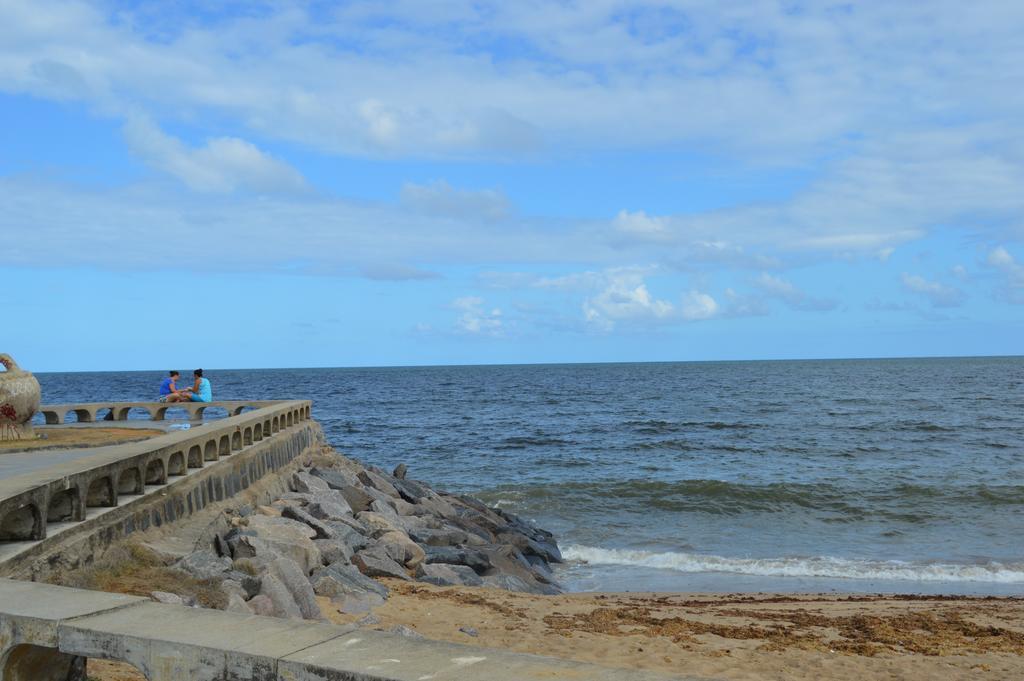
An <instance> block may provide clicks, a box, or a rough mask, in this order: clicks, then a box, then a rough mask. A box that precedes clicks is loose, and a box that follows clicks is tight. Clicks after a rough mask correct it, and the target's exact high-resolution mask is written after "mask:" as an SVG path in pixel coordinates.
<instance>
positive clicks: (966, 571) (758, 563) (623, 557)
mask: <svg viewBox="0 0 1024 681" xmlns="http://www.w3.org/2000/svg"><path fill="white" fill-rule="evenodd" d="M562 555H563V556H564V557H565V558H566V559H567V560H570V561H580V562H585V563H590V564H595V565H633V566H640V567H648V568H658V569H662V570H675V571H677V572H684V573H695V572H729V573H735V574H741V575H755V576H759V577H831V578H836V579H870V580H892V581H912V582H986V583H992V584H1016V583H1021V582H1024V563H1006V564H1004V563H997V562H989V563H985V564H979V565H956V564H942V563H908V562H902V561H896V560H887V561H881V560H853V559H848V558H835V557H832V556H817V557H811V558H725V557H722V556H709V555H702V554H698V553H673V552H667V553H654V552H651V551H638V550H629V549H602V548H594V547H591V546H579V545H572V546H567V547H564V548H563V549H562Z"/></svg>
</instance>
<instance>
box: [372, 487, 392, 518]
mask: <svg viewBox="0 0 1024 681" xmlns="http://www.w3.org/2000/svg"><path fill="white" fill-rule="evenodd" d="M378 494H379V492H378ZM382 496H383V495H382ZM394 502H395V500H394V499H392V498H391V497H385V498H384V499H374V500H373V501H372V502H371V503H370V512H371V513H376V514H378V515H382V516H384V517H385V518H391V519H392V520H395V521H397V520H398V511H397V510H395V506H394Z"/></svg>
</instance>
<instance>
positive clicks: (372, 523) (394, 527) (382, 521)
mask: <svg viewBox="0 0 1024 681" xmlns="http://www.w3.org/2000/svg"><path fill="white" fill-rule="evenodd" d="M356 518H358V519H359V521H360V522H361V523H363V525H365V526H366V528H367V529H368V530H369V532H370V536H371V537H379V536H380V535H382V534H385V533H387V532H404V531H405V528H403V527H402V525H401V524H400V523H399V522H398V516H397V515H391V516H388V515H384V514H382V513H376V512H374V511H363V512H362V513H360V514H359V515H357V516H356Z"/></svg>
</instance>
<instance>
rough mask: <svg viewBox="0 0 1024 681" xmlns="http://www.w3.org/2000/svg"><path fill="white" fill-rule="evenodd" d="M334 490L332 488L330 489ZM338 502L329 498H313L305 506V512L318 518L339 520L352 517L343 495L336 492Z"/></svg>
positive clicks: (350, 508)
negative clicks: (313, 499)
mask: <svg viewBox="0 0 1024 681" xmlns="http://www.w3.org/2000/svg"><path fill="white" fill-rule="evenodd" d="M332 491H334V490H332ZM338 499H339V500H340V503H339V502H338V501H335V500H331V499H323V500H319V499H318V500H315V501H313V502H311V503H310V504H309V505H308V506H307V507H306V512H307V513H309V515H311V516H313V517H314V518H316V519H318V520H341V519H342V518H351V517H352V515H353V514H352V507H350V506H349V505H348V502H347V501H345V497H343V496H341V494H340V493H339V494H338Z"/></svg>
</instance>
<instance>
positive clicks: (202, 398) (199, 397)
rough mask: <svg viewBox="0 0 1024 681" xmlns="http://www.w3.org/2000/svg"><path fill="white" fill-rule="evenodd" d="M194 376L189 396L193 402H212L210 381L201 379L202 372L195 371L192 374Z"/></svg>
mask: <svg viewBox="0 0 1024 681" xmlns="http://www.w3.org/2000/svg"><path fill="white" fill-rule="evenodd" d="M192 375H193V376H195V379H196V380H195V383H193V384H192V392H191V394H190V396H189V399H191V400H192V401H193V402H213V388H212V387H211V386H210V379H208V378H203V370H202V369H196V370H195V371H193V372H192Z"/></svg>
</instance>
